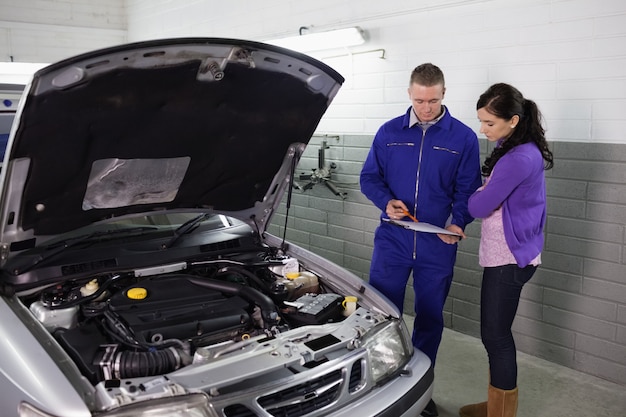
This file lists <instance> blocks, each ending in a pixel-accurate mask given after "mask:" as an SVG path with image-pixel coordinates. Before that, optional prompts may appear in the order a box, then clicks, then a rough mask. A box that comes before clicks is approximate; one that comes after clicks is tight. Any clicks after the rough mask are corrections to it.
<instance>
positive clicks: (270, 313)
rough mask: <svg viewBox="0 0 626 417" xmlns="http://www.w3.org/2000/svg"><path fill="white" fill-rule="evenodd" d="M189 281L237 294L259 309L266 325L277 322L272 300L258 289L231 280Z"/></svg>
mask: <svg viewBox="0 0 626 417" xmlns="http://www.w3.org/2000/svg"><path fill="white" fill-rule="evenodd" d="M189 282H192V283H194V284H196V285H199V286H201V287H205V288H210V289H213V290H216V291H220V292H223V293H226V294H231V295H239V296H241V297H243V298H244V299H245V300H247V301H250V302H252V303H254V304H255V305H257V306H258V307H259V308H260V309H261V315H262V316H263V320H264V321H265V324H266V325H267V326H270V327H271V326H273V325H275V324H277V322H278V313H277V312H276V305H275V304H274V301H272V299H271V298H269V297H268V296H267V295H265V294H263V293H262V292H261V291H259V290H256V289H254V288H252V287H246V286H243V285H240V284H235V283H232V282H226V281H218V280H216V279H197V278H189Z"/></svg>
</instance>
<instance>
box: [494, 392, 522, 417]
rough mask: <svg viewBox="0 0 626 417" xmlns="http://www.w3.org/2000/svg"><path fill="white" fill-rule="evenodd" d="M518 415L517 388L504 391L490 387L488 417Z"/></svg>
mask: <svg viewBox="0 0 626 417" xmlns="http://www.w3.org/2000/svg"><path fill="white" fill-rule="evenodd" d="M516 415H517V387H515V388H513V389H511V390H503V389H500V388H496V387H494V386H492V385H489V392H488V396H487V416H488V417H515V416H516Z"/></svg>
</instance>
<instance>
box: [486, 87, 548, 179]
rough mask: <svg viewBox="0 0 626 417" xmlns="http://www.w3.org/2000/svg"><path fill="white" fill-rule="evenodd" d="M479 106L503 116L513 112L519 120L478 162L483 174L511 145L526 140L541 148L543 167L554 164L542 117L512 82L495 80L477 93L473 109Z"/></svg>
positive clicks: (531, 102) (502, 117)
mask: <svg viewBox="0 0 626 417" xmlns="http://www.w3.org/2000/svg"><path fill="white" fill-rule="evenodd" d="M483 108H484V109H485V110H486V111H488V112H489V113H491V114H493V115H494V116H497V117H499V118H501V119H505V120H510V119H511V118H512V117H513V116H515V115H517V116H519V122H518V124H517V126H516V127H515V129H513V133H512V134H511V136H509V137H508V138H507V139H506V140H505V141H503V142H502V143H500V145H499V146H497V147H496V148H495V149H494V150H493V152H491V155H489V156H488V157H487V159H485V163H484V164H483V166H482V174H483V176H485V177H486V176H489V174H491V171H492V170H493V167H494V166H495V165H496V162H498V160H499V159H500V158H501V157H502V156H503V155H504V154H506V153H507V152H508V151H510V150H511V149H513V147H515V146H517V145H521V144H523V143H528V142H533V143H534V144H535V145H537V147H538V148H539V150H540V151H541V155H542V156H543V159H544V161H545V166H544V167H545V169H551V168H552V167H553V166H554V162H553V157H552V152H551V151H550V149H549V148H548V142H547V141H546V137H545V135H544V134H545V130H544V129H543V126H542V124H541V123H542V119H543V118H542V116H541V112H540V111H539V108H538V107H537V104H536V103H535V102H534V101H532V100H528V99H526V98H524V96H523V95H522V93H520V91H519V90H518V89H517V88H515V87H513V86H511V85H509V84H505V83H498V84H494V85H492V86H491V87H489V88H488V89H487V91H485V92H484V93H483V94H481V96H480V98H479V99H478V102H477V103H476V110H478V109H483Z"/></svg>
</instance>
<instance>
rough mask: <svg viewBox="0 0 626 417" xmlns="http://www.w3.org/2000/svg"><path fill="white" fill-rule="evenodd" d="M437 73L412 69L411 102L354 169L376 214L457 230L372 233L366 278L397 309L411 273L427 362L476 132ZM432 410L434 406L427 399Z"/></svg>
mask: <svg viewBox="0 0 626 417" xmlns="http://www.w3.org/2000/svg"><path fill="white" fill-rule="evenodd" d="M445 92H446V88H445V81H444V75H443V72H442V71H441V70H440V69H439V67H437V66H435V65H433V64H430V63H426V64H422V65H420V66H418V67H416V68H415V69H414V70H413V72H412V74H411V80H410V84H409V88H408V93H409V98H410V100H411V107H409V109H408V110H407V112H406V113H405V114H404V115H402V116H399V117H396V118H394V119H392V120H389V121H388V122H386V123H385V124H383V125H382V126H381V127H380V129H379V130H378V132H377V133H376V136H375V137H374V141H373V143H372V147H371V149H370V151H369V154H368V156H367V159H366V160H365V164H364V165H363V169H362V171H361V176H360V183H361V191H362V192H363V194H365V196H367V198H369V199H370V200H371V201H372V202H373V203H374V204H375V205H376V207H378V208H380V209H381V210H382V213H381V219H382V218H385V217H388V218H389V219H391V220H410V217H409V216H408V215H407V214H406V213H409V214H411V215H413V216H414V217H415V218H417V220H418V221H422V222H427V223H430V224H433V225H436V226H439V227H443V228H445V229H448V230H450V231H453V232H456V233H458V234H459V235H460V237H459V236H454V235H444V234H432V233H424V232H415V231H412V230H407V229H404V228H402V227H399V226H397V225H394V224H390V223H388V222H382V221H381V223H380V225H379V226H378V228H377V229H376V233H375V235H374V252H373V256H372V262H371V267H370V277H369V282H370V283H371V284H372V285H373V286H374V287H375V288H377V289H378V290H379V291H380V292H382V293H383V294H384V295H385V296H387V297H388V298H389V299H390V300H391V301H392V302H393V303H394V304H395V305H396V306H397V307H398V309H400V311H401V312H402V311H403V304H404V296H405V289H406V285H407V282H408V278H409V276H410V274H411V273H413V289H414V291H415V325H414V329H413V344H414V345H415V347H417V348H418V349H420V350H422V351H423V352H424V353H425V354H426V355H428V357H430V359H431V361H432V364H433V367H434V365H435V358H436V356H437V350H438V348H439V344H440V342H441V336H442V332H443V306H444V303H445V300H446V297H447V295H448V291H449V289H450V284H451V282H452V275H453V268H454V263H455V260H456V250H457V243H458V241H459V240H460V239H461V237H465V234H464V230H465V226H466V225H467V224H469V223H470V222H472V220H473V218H472V217H471V216H470V214H469V212H468V208H467V200H468V198H469V196H470V195H472V193H473V192H474V191H475V190H476V189H477V188H478V187H479V186H480V185H481V177H480V155H479V145H478V138H477V137H476V134H475V133H474V132H473V131H472V129H471V128H469V127H468V126H466V125H465V124H463V123H461V122H460V121H459V120H457V119H455V118H454V117H452V115H451V114H450V111H449V110H448V108H446V107H445V106H444V105H443V104H442V100H443V98H444V95H445ZM429 406H430V407H427V409H428V408H430V409H431V411H433V412H434V413H430V414H429V413H428V410H425V414H423V415H428V416H430V415H437V411H436V406H435V405H434V403H433V404H429Z"/></svg>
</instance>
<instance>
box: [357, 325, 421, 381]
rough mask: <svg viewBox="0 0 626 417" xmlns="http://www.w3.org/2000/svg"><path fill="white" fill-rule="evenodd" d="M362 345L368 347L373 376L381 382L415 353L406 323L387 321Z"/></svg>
mask: <svg viewBox="0 0 626 417" xmlns="http://www.w3.org/2000/svg"><path fill="white" fill-rule="evenodd" d="M362 346H363V347H364V348H365V349H367V351H368V354H369V355H368V356H369V367H370V373H371V375H372V378H373V379H374V381H375V382H376V383H380V382H381V381H383V380H384V379H385V378H387V377H389V376H390V375H392V374H395V373H396V372H397V371H398V370H399V369H400V368H401V367H403V366H404V365H405V364H406V363H407V361H408V360H409V358H410V357H411V355H412V354H413V345H412V344H411V339H410V337H409V336H408V332H407V330H406V327H405V326H404V324H403V323H402V322H400V321H392V322H389V323H387V324H386V325H385V326H384V327H383V328H381V329H380V330H378V331H377V332H375V333H374V332H370V333H368V334H367V336H366V337H365V339H364V341H363V344H362Z"/></svg>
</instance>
